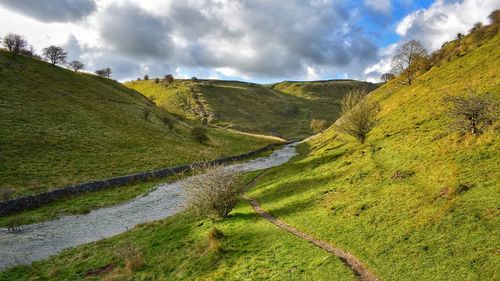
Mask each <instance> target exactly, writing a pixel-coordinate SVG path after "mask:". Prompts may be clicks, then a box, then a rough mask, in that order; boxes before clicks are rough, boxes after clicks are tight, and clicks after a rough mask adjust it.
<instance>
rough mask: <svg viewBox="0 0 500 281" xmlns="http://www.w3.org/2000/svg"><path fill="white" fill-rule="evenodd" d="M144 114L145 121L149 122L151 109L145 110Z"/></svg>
mask: <svg viewBox="0 0 500 281" xmlns="http://www.w3.org/2000/svg"><path fill="white" fill-rule="evenodd" d="M142 113H143V114H144V120H146V121H147V120H148V119H149V115H151V110H149V108H144V109H143V111H142Z"/></svg>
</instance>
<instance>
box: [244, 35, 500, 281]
mask: <svg viewBox="0 0 500 281" xmlns="http://www.w3.org/2000/svg"><path fill="white" fill-rule="evenodd" d="M499 43H500V36H497V37H495V38H494V39H492V40H490V41H489V42H486V43H485V44H483V45H482V46H481V47H478V48H476V49H473V50H469V52H468V53H467V54H465V55H463V56H458V57H455V58H453V59H452V60H450V62H444V63H442V64H441V65H440V66H437V67H434V68H432V69H431V70H429V71H428V72H427V73H425V74H423V75H422V76H420V77H419V78H418V79H417V80H416V81H415V82H414V84H413V85H412V86H411V87H408V86H399V85H397V84H396V82H393V83H389V84H386V85H384V86H382V87H381V88H379V89H377V90H375V91H374V92H373V93H372V97H373V98H374V99H376V100H378V101H379V102H380V104H381V107H382V111H381V112H380V114H379V119H380V120H379V124H378V126H377V127H376V128H375V129H374V130H373V132H372V133H371V134H370V136H369V138H368V141H367V143H365V144H358V143H356V142H355V140H354V139H352V138H351V137H348V136H345V135H339V134H337V133H336V132H335V131H334V129H333V128H330V129H329V130H327V131H326V132H324V133H323V134H320V135H317V136H315V137H314V138H312V139H310V140H308V141H307V142H306V143H304V144H303V145H302V146H301V147H300V149H301V152H302V153H301V156H300V157H299V158H298V159H296V160H295V161H293V162H291V163H289V164H286V165H284V166H282V167H279V168H276V169H274V171H273V172H271V173H269V174H268V175H267V176H266V177H264V178H263V179H262V180H261V181H260V182H259V184H258V186H257V188H255V189H253V190H252V191H251V192H250V195H251V196H252V197H254V198H257V199H258V200H259V201H260V202H261V203H262V205H263V207H264V209H266V210H268V211H269V212H270V213H271V214H273V215H275V216H277V217H279V218H281V219H283V220H285V221H286V222H288V223H290V224H291V225H293V226H295V227H297V228H299V229H301V230H304V231H306V232H308V233H311V234H312V235H314V236H317V237H319V238H321V239H324V240H326V241H329V242H331V243H333V244H335V245H338V246H340V247H341V248H344V249H346V250H347V251H349V252H351V253H353V254H355V255H356V256H357V257H359V258H361V260H363V261H364V262H365V263H366V264H367V265H368V266H369V267H371V268H372V270H373V271H374V272H375V273H376V274H377V275H378V276H379V277H381V278H382V279H383V280H495V279H498V261H499V254H498V251H497V250H498V244H499V242H500V240H499V237H500V231H499V229H500V228H499V225H500V213H499V208H498V207H499V205H498V202H500V182H499V179H500V174H499V172H498V171H499V170H498V167H500V153H499V151H500V150H499V148H500V145H499V142H498V137H499V130H498V123H497V124H496V125H494V126H492V127H491V128H490V129H489V131H487V132H485V133H484V134H483V135H481V136H479V137H473V136H468V135H466V136H460V135H458V134H457V133H454V132H452V131H450V130H449V128H450V127H449V124H448V122H449V120H448V117H447V112H448V106H449V105H447V104H446V103H445V102H444V101H443V98H444V96H446V95H464V94H465V93H466V91H467V89H468V88H469V87H472V88H474V89H475V90H476V91H477V92H478V93H481V94H484V95H489V96H491V97H493V98H494V99H496V100H497V101H498V100H500V72H499V71H500V66H499V64H498V62H499V61H500V47H499V46H500V44H499Z"/></svg>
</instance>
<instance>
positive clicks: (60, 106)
mask: <svg viewBox="0 0 500 281" xmlns="http://www.w3.org/2000/svg"><path fill="white" fill-rule="evenodd" d="M169 116H170V118H172V116H171V115H169V114H168V113H166V112H165V111H164V110H161V109H159V108H157V107H156V106H155V105H154V104H153V103H152V102H151V101H150V100H148V99H147V98H146V97H144V96H143V95H141V94H139V93H137V92H136V91H134V90H131V89H128V88H126V87H124V86H122V85H121V84H120V83H117V82H114V81H112V80H109V79H104V78H100V77H96V76H94V75H89V74H84V73H74V72H72V71H69V70H66V69H63V68H60V67H55V66H51V65H50V64H48V63H45V62H42V61H38V60H34V59H31V58H28V57H22V56H20V57H18V58H16V59H15V60H12V59H11V58H10V56H9V55H8V54H6V53H4V52H2V51H0V132H1V133H0V157H1V161H0V190H2V192H3V193H11V192H9V190H10V191H13V192H14V194H10V196H15V195H20V194H28V193H36V192H40V191H42V190H46V189H49V188H52V187H59V186H61V185H63V184H69V183H73V182H80V181H88V180H92V179H100V178H103V177H109V176H113V175H123V174H127V173H133V172H139V171H144V170H150V169H154V168H159V167H165V166H170V165H176V164H185V163H189V162H191V161H194V160H196V159H200V158H215V157H218V156H222V155H233V154H238V153H242V152H245V151H248V150H251V149H255V148H258V147H261V146H264V145H265V144H267V143H269V142H270V140H266V139H259V138H253V137H248V136H244V135H240V134H234V133H231V132H227V131H224V130H219V129H213V130H210V132H209V136H210V141H209V142H208V143H207V144H199V143H197V142H196V141H195V140H192V139H191V137H190V135H189V128H188V127H187V126H185V125H184V124H181V123H177V124H176V126H175V128H174V130H173V131H172V132H170V131H169V130H168V128H167V127H166V126H165V125H164V124H163V122H162V118H163V117H169ZM0 200H2V198H0Z"/></svg>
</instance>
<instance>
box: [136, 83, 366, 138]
mask: <svg viewBox="0 0 500 281" xmlns="http://www.w3.org/2000/svg"><path fill="white" fill-rule="evenodd" d="M290 84H291V85H290ZM126 85H127V86H128V87H130V88H132V89H135V90H137V91H139V92H141V93H143V94H144V95H146V96H148V97H149V98H151V99H152V100H154V101H155V102H156V103H157V104H158V105H159V106H161V107H164V108H165V109H166V110H168V111H171V112H175V113H177V114H179V115H181V116H183V117H185V118H190V119H196V118H203V117H206V118H207V119H208V121H209V122H210V123H211V124H215V125H218V126H224V127H231V128H234V129H237V130H241V131H246V132H253V133H261V134H272V135H277V136H283V137H286V138H301V137H305V136H308V135H310V134H311V128H310V127H309V125H310V121H311V120H312V119H313V118H318V119H324V120H326V121H328V122H329V123H331V122H333V121H334V120H335V119H336V118H337V117H338V112H339V106H338V103H339V100H340V99H342V97H343V95H344V94H345V93H346V92H347V91H348V90H350V89H353V88H360V87H366V88H369V89H373V88H375V87H376V86H375V85H373V84H371V83H365V82H359V81H329V82H307V83H302V82H283V83H279V84H276V85H272V86H269V87H265V86H263V85H259V84H253V83H245V82H238V81H218V80H210V81H207V80H197V81H190V80H176V81H175V82H174V83H172V84H165V83H163V82H159V83H156V82H155V81H154V80H149V81H132V82H128V83H126ZM294 86H295V87H294ZM282 89H283V90H285V91H286V93H285V92H281V90H282Z"/></svg>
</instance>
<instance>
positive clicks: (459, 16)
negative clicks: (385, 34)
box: [396, 0, 500, 50]
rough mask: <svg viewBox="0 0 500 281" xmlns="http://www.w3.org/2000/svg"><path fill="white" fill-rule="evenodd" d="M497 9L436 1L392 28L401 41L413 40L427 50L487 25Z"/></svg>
mask: <svg viewBox="0 0 500 281" xmlns="http://www.w3.org/2000/svg"><path fill="white" fill-rule="evenodd" d="M498 8H500V2H498V1H496V0H464V1H444V0H438V1H436V2H435V3H433V4H432V5H431V6H430V7H429V8H427V9H420V10H418V11H416V12H413V13H411V14H409V15H407V16H406V17H405V18H403V19H402V20H401V21H400V22H399V23H398V25H397V27H396V32H397V33H398V34H399V35H400V36H401V37H402V40H406V41H408V40H411V39H417V40H419V41H421V42H422V44H423V45H424V46H425V47H427V48H428V49H430V50H436V49H438V48H440V47H441V45H442V44H443V43H444V42H445V41H449V40H451V39H453V38H454V37H455V36H456V34H457V33H459V32H461V33H468V30H469V29H470V28H471V27H472V25H473V24H474V23H476V22H479V21H480V22H484V23H486V22H487V18H488V15H489V14H490V13H491V12H492V11H493V10H495V9H498Z"/></svg>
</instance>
